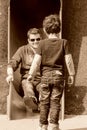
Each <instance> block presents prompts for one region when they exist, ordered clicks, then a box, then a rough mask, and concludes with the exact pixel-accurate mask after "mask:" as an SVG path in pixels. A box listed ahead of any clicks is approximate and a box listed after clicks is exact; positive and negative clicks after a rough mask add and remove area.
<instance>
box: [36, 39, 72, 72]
mask: <svg viewBox="0 0 87 130" xmlns="http://www.w3.org/2000/svg"><path fill="white" fill-rule="evenodd" d="M36 53H37V54H39V55H41V56H42V62H41V67H42V71H47V69H48V68H49V69H50V70H51V69H58V70H60V71H62V70H63V66H64V57H65V55H67V54H69V53H70V52H69V49H68V42H67V40H65V39H57V38H54V39H45V40H42V41H41V42H40V44H39V47H38V49H37V51H36Z"/></svg>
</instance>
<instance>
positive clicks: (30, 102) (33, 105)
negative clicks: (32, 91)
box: [23, 96, 38, 110]
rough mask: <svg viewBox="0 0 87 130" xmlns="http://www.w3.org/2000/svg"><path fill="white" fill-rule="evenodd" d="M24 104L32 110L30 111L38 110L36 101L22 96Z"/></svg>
mask: <svg viewBox="0 0 87 130" xmlns="http://www.w3.org/2000/svg"><path fill="white" fill-rule="evenodd" d="M23 99H24V103H25V105H26V106H27V107H28V108H30V109H32V110H37V109H38V105H37V100H36V98H34V97H28V96H24V98H23Z"/></svg>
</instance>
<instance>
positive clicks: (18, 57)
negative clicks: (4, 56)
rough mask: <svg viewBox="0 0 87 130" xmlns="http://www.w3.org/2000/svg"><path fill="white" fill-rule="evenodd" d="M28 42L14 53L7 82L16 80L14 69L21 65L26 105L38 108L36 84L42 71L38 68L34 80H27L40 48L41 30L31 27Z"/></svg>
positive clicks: (8, 69)
mask: <svg viewBox="0 0 87 130" xmlns="http://www.w3.org/2000/svg"><path fill="white" fill-rule="evenodd" d="M27 37H28V44H27V45H24V46H22V47H20V48H19V49H18V50H17V52H16V53H15V54H14V55H13V57H12V59H11V60H10V63H9V64H8V66H7V78H6V80H7V83H8V84H9V83H10V81H14V71H16V70H17V68H18V67H19V65H20V64H21V67H20V74H21V89H22V90H23V93H24V97H23V99H24V102H25V105H26V106H27V107H29V108H31V109H33V110H36V109H38V108H37V107H38V105H37V98H36V96H35V92H37V90H36V86H37V88H38V84H39V82H40V71H39V70H38V72H37V75H36V76H35V78H34V80H33V82H29V81H27V77H28V72H29V69H30V66H31V63H32V61H33V58H34V55H35V53H36V49H37V48H38V45H39V41H40V40H41V33H40V30H39V29H37V28H31V29H30V30H29V31H28V32H27Z"/></svg>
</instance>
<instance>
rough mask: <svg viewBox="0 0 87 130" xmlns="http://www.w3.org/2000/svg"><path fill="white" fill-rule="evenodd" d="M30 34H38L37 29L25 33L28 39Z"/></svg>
mask: <svg viewBox="0 0 87 130" xmlns="http://www.w3.org/2000/svg"><path fill="white" fill-rule="evenodd" d="M30 34H40V30H39V29H37V28H30V29H29V30H28V32H27V37H30Z"/></svg>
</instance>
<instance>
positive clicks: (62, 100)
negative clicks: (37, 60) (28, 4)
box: [59, 0, 65, 121]
mask: <svg viewBox="0 0 87 130" xmlns="http://www.w3.org/2000/svg"><path fill="white" fill-rule="evenodd" d="M62 8H63V0H61V7H60V21H61V32H60V35H59V37H60V38H62ZM64 87H65V81H64ZM64 111H65V90H63V94H62V99H61V120H62V121H63V120H64Z"/></svg>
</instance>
